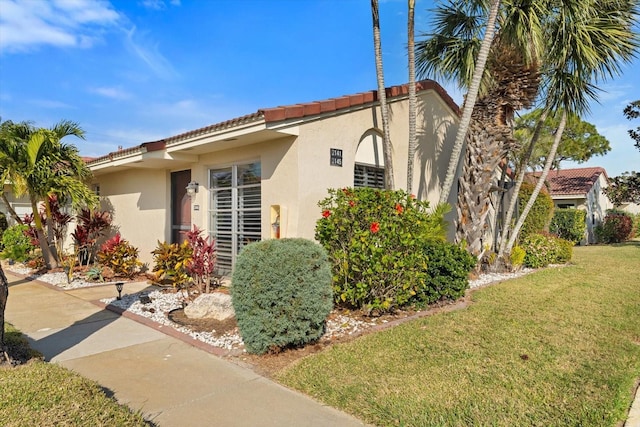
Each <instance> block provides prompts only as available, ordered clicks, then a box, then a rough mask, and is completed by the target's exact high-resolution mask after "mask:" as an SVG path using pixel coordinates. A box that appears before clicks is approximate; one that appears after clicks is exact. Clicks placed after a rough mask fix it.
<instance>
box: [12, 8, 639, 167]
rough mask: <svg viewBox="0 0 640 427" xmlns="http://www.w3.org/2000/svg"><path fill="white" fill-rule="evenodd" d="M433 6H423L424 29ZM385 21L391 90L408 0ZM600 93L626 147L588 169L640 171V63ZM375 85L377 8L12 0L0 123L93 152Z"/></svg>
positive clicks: (617, 143) (613, 133) (419, 27)
mask: <svg viewBox="0 0 640 427" xmlns="http://www.w3.org/2000/svg"><path fill="white" fill-rule="evenodd" d="M432 4H433V2H432V1H427V0H418V1H417V7H416V31H417V32H418V33H419V32H421V31H427V29H428V23H429V11H428V9H429V8H431V7H432ZM380 19H381V27H382V47H383V57H384V68H385V83H386V85H387V86H391V85H396V84H402V83H406V81H407V65H406V50H405V46H406V1H405V0H386V1H385V0H381V2H380ZM441 83H442V84H443V86H444V87H445V88H446V89H447V90H448V91H449V93H450V94H451V96H452V97H453V98H454V100H456V102H458V103H461V101H462V93H461V92H460V91H459V90H458V89H457V88H456V87H454V86H452V85H451V84H448V83H446V82H441ZM601 87H602V88H603V89H605V91H606V92H605V93H602V95H601V97H600V102H601V104H600V105H598V104H596V103H594V104H593V105H592V115H591V116H588V117H585V119H586V120H587V121H590V122H592V123H594V124H595V125H596V126H597V128H598V131H599V132H600V133H602V134H603V135H605V136H606V137H607V138H608V139H609V141H610V142H611V145H612V147H613V149H612V151H611V152H610V153H609V154H608V155H607V156H605V157H597V158H594V159H593V160H591V161H590V162H589V163H587V164H585V165H582V166H603V167H605V168H606V169H607V172H608V173H609V175H610V176H615V175H619V174H620V173H622V172H624V171H627V170H640V151H638V150H637V149H635V148H634V147H633V142H632V140H631V139H630V138H629V136H628V135H627V132H626V131H627V129H630V128H631V127H637V126H638V125H640V123H638V120H636V121H634V122H630V121H628V120H626V119H625V118H624V116H623V114H622V110H623V108H624V106H625V105H627V104H628V103H629V102H630V101H633V100H636V99H640V60H638V59H636V60H635V62H634V63H633V64H631V65H630V66H627V67H625V70H624V75H623V76H621V77H620V78H617V79H615V80H612V81H609V82H606V83H604V84H602V86H601ZM375 88H376V76H375V67H374V55H373V41H372V30H371V11H370V4H369V1H367V0H269V1H267V0H112V1H90V0H64V1H63V0H0V117H2V119H3V120H13V121H21V120H30V121H33V122H34V123H35V124H36V125H37V126H42V127H49V126H51V125H53V124H54V123H57V122H58V121H60V120H61V119H69V120H73V121H76V122H78V123H80V125H81V126H82V127H83V128H84V130H85V131H86V137H87V139H86V141H77V146H78V147H79V148H80V151H81V153H82V154H83V155H86V156H99V155H104V154H107V153H108V152H110V151H114V150H116V149H117V148H118V146H123V147H130V146H134V145H139V144H141V143H142V142H146V141H153V140H157V139H161V138H164V137H168V136H171V135H175V134H178V133H181V132H184V131H188V130H191V129H195V128H199V127H202V126H207V125H210V124H213V123H217V122H220V121H224V120H228V119H231V118H234V117H237V116H241V115H244V114H249V113H252V112H255V111H256V110H258V109H260V108H267V107H275V106H278V105H286V104H295V103H300V102H308V101H314V100H320V99H325V98H331V97H336V96H340V95H344V94H351V93H356V92H362V91H367V90H372V89H375ZM573 166H575V165H572V164H569V163H566V164H564V165H563V167H565V168H567V167H573Z"/></svg>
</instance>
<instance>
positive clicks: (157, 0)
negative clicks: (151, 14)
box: [139, 0, 180, 10]
mask: <svg viewBox="0 0 640 427" xmlns="http://www.w3.org/2000/svg"><path fill="white" fill-rule="evenodd" d="M139 4H140V5H141V6H142V7H146V8H147V9H153V10H165V9H166V8H167V3H166V2H165V1H164V0H142V1H141V2H139ZM169 4H170V5H171V6H180V0H170V1H169Z"/></svg>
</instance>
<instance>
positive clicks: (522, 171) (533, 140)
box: [498, 108, 549, 259]
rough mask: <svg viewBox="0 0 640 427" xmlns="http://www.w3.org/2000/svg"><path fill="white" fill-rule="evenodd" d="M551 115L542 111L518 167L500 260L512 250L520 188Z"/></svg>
mask: <svg viewBox="0 0 640 427" xmlns="http://www.w3.org/2000/svg"><path fill="white" fill-rule="evenodd" d="M548 115H549V109H548V108H545V109H544V110H543V111H542V114H540V118H539V119H538V123H536V127H535V129H534V130H533V135H531V141H529V145H528V147H527V151H526V153H525V155H524V156H523V157H522V159H521V160H520V162H519V165H518V176H517V178H516V184H515V186H514V187H513V190H512V193H511V200H509V208H508V210H507V214H506V216H505V219H504V224H503V226H502V235H501V236H500V245H499V247H498V259H502V258H503V256H504V254H505V252H506V253H510V252H511V249H509V250H508V251H507V250H506V248H507V239H508V238H509V234H508V233H507V232H508V231H509V226H510V224H511V220H512V219H513V215H514V213H515V211H516V205H517V203H518V194H519V193H520V188H521V187H522V183H523V182H524V176H525V174H526V172H527V171H526V165H527V163H528V162H529V159H531V155H532V154H533V149H534V148H535V145H536V144H537V142H538V138H540V132H541V130H542V125H543V124H544V122H545V120H547V116H548ZM514 234H515V233H514V232H513V231H512V232H511V235H512V236H513V235H514Z"/></svg>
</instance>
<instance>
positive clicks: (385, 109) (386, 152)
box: [371, 0, 395, 190]
mask: <svg viewBox="0 0 640 427" xmlns="http://www.w3.org/2000/svg"><path fill="white" fill-rule="evenodd" d="M371 16H372V18H373V48H374V51H375V57H376V76H377V80H378V100H379V101H380V114H381V115H382V152H383V157H384V186H385V188H386V189H388V190H393V189H394V188H395V183H394V180H393V153H392V147H391V135H390V133H389V106H388V104H387V93H386V91H385V87H384V71H383V69H382V44H381V42H380V13H379V11H378V0H371Z"/></svg>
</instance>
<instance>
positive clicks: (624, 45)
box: [499, 0, 640, 255]
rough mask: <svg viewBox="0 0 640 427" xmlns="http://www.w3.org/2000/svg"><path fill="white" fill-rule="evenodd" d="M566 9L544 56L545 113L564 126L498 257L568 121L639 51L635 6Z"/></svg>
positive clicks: (552, 21)
mask: <svg viewBox="0 0 640 427" xmlns="http://www.w3.org/2000/svg"><path fill="white" fill-rule="evenodd" d="M563 6H564V7H563V8H561V9H559V10H558V11H557V14H555V15H552V16H550V17H549V20H548V27H547V28H548V31H549V32H548V34H547V35H546V39H547V40H549V41H550V46H549V47H548V49H547V51H546V61H545V66H546V68H547V70H546V72H545V73H544V76H545V77H544V79H545V82H544V87H545V89H546V102H547V108H546V109H545V111H546V110H550V111H558V112H560V114H561V120H560V124H559V126H558V129H557V130H556V132H555V138H554V141H553V144H552V146H551V149H550V152H549V155H548V156H547V160H546V163H545V166H544V169H543V170H542V173H541V176H540V179H539V181H538V183H537V184H536V187H535V189H534V191H533V193H532V194H531V197H530V199H529V201H528V203H527V205H526V206H525V208H524V210H523V212H522V214H521V215H520V218H519V220H518V222H517V223H516V225H515V227H514V229H513V231H512V233H511V236H510V238H509V241H508V243H507V244H506V246H505V247H504V248H500V252H499V254H500V255H502V253H510V252H511V249H512V248H513V245H514V244H515V241H516V240H517V237H518V233H519V230H520V228H521V227H522V224H523V223H524V220H525V219H526V216H527V214H528V213H529V210H530V209H531V207H532V206H533V203H534V202H535V200H536V197H537V196H538V194H539V192H540V189H541V188H542V186H543V185H544V182H545V180H546V177H547V175H548V173H549V170H550V169H551V166H552V164H553V162H554V160H555V156H556V152H557V149H558V145H559V144H560V141H561V139H562V133H563V131H564V127H565V125H566V121H567V116H568V115H569V114H576V115H581V114H583V113H585V112H588V111H589V101H590V100H592V99H597V94H598V91H599V89H598V87H597V86H596V83H598V82H601V81H605V80H606V79H607V78H610V77H613V76H616V75H619V74H620V73H621V71H622V64H624V63H628V62H630V61H631V60H632V59H633V57H634V55H635V53H636V52H637V50H638V48H639V47H640V40H639V37H638V35H637V34H635V33H634V32H633V26H634V25H635V24H636V23H637V22H638V16H639V11H638V5H637V1H634V0H629V1H617V2H610V1H606V0H594V1H591V2H585V1H579V0H575V1H565V2H564V3H563ZM543 115H544V114H543ZM543 122H544V118H542V121H541V123H543ZM541 123H540V125H541ZM526 160H527V161H528V160H529V159H526ZM503 240H504V238H503Z"/></svg>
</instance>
